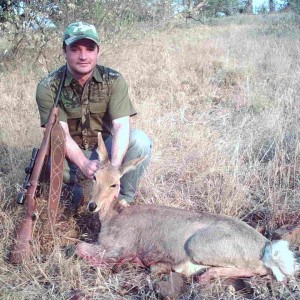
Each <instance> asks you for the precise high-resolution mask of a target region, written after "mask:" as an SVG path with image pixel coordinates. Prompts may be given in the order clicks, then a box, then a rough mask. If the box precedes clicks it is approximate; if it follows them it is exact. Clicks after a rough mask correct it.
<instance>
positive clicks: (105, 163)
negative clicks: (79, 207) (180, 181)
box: [87, 133, 146, 216]
mask: <svg viewBox="0 0 300 300" xmlns="http://www.w3.org/2000/svg"><path fill="white" fill-rule="evenodd" d="M97 152H98V155H99V160H100V167H99V169H98V170H97V171H96V172H95V174H94V178H93V181H94V182H93V190H92V198H91V200H90V202H89V203H88V206H87V208H88V210H89V211H90V212H98V211H99V212H100V213H101V214H102V215H103V216H105V215H106V214H107V213H108V210H109V209H110V208H111V207H112V204H113V202H114V201H115V200H116V199H117V198H118V195H119V192H120V179H121V177H122V176H123V175H124V174H125V173H127V172H129V171H132V170H134V169H135V168H136V167H137V166H138V165H139V164H140V163H141V162H142V161H144V160H145V159H146V157H140V158H137V159H133V160H130V161H128V162H126V163H124V164H123V165H121V166H120V167H119V168H118V167H114V166H113V165H112V164H111V163H110V161H109V158H108V154H107V151H106V148H105V144H104V142H103V139H102V135H101V133H98V149H97Z"/></svg>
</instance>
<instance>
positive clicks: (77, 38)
mask: <svg viewBox="0 0 300 300" xmlns="http://www.w3.org/2000/svg"><path fill="white" fill-rule="evenodd" d="M80 40H91V41H93V42H95V43H96V44H97V45H98V46H99V41H97V40H96V39H93V38H91V37H87V36H72V37H69V38H68V39H66V40H65V41H64V42H65V43H66V45H67V46H71V45H72V44H74V43H75V42H77V41H80Z"/></svg>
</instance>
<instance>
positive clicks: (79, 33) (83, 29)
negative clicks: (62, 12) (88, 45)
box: [63, 22, 100, 46]
mask: <svg viewBox="0 0 300 300" xmlns="http://www.w3.org/2000/svg"><path fill="white" fill-rule="evenodd" d="M82 39H88V40H92V41H94V42H95V43H96V44H97V45H98V46H99V43H100V38H99V35H98V33H97V30H96V28H95V26H94V25H91V24H88V23H85V22H75V23H71V24H70V25H69V26H68V27H67V28H66V30H65V32H64V37H63V42H65V43H66V45H67V46H70V45H71V44H73V43H75V42H77V41H79V40H82Z"/></svg>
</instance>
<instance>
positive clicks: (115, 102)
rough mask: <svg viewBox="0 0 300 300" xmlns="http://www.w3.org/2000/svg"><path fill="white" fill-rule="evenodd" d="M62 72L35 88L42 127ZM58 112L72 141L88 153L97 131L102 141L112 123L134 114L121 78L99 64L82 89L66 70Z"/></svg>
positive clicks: (43, 80) (52, 74) (48, 77)
mask: <svg viewBox="0 0 300 300" xmlns="http://www.w3.org/2000/svg"><path fill="white" fill-rule="evenodd" d="M63 70H64V66H63V67H61V68H59V69H58V70H56V71H54V72H52V73H50V74H49V75H48V76H47V77H45V78H44V79H42V80H41V81H40V82H39V84H38V86H37V91H36V101H37V105H38V109H39V113H40V119H41V126H45V124H46V123H47V121H48V117H49V114H50V111H51V109H52V107H53V104H54V99H55V96H56V93H57V90H58V86H59V81H60V78H61V76H62V73H63ZM58 109H59V119H60V121H64V122H67V123H68V125H69V130H70V134H71V136H72V138H73V139H74V140H75V142H76V143H77V144H78V145H79V147H80V148H82V149H87V150H90V149H92V148H93V146H94V145H95V144H96V143H97V134H98V132H101V133H102V137H103V139H104V140H105V139H106V138H107V137H108V136H110V135H111V134H112V120H114V119H118V118H121V117H125V116H133V115H135V114H136V111H135V109H134V107H133V105H132V103H131V101H130V99H129V96H128V86H127V84H126V82H125V80H124V78H123V77H122V75H121V74H120V73H118V72H116V71H114V70H112V69H110V68H107V67H104V66H100V65H97V67H96V68H95V70H94V72H93V76H92V77H91V78H90V79H89V81H88V82H86V84H85V86H84V87H82V86H81V85H80V84H79V82H78V81H77V80H76V79H75V78H73V76H72V75H71V73H70V72H69V71H67V74H66V79H65V82H64V86H63V89H62V92H61V96H60V102H59V106H58Z"/></svg>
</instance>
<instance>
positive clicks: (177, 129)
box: [0, 1, 300, 299]
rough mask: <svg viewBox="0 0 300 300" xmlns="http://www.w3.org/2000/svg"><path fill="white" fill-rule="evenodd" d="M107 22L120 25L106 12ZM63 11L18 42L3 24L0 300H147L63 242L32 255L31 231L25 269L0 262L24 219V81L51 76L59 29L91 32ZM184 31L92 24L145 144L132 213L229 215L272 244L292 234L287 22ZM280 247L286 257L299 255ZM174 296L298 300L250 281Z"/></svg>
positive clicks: (235, 20) (32, 116)
mask: <svg viewBox="0 0 300 300" xmlns="http://www.w3.org/2000/svg"><path fill="white" fill-rule="evenodd" d="M87 2H88V1H87ZM78 3H79V2H78ZM94 3H98V2H94ZM107 4H110V5H116V2H108V3H107ZM125 4H126V2H124V5H125ZM66 5H67V4H66ZM68 5H69V4H68ZM74 5H77V4H76V3H75V4H74ZM95 5H96V4H95ZM99 9H100V8H99ZM100 11H101V10H100ZM108 11H110V12H114V13H116V12H117V11H118V13H120V12H121V10H117V9H116V8H115V7H112V9H111V10H108ZM133 11H134V10H133ZM70 12H73V14H72V13H70V14H66V15H63V16H64V17H63V18H62V17H61V23H60V26H59V27H55V28H53V29H50V28H47V30H46V29H44V27H37V29H32V28H27V29H26V30H25V29H24V27H22V26H23V25H24V22H23V21H22V22H21V21H20V22H21V23H22V26H21V27H19V28H17V27H14V25H15V24H17V22H18V20H16V21H14V22H11V23H9V22H5V23H3V24H4V25H5V26H6V27H5V28H6V29H5V30H6V31H3V32H2V36H1V43H0V48H1V49H0V51H1V62H0V72H1V73H0V93H1V101H0V108H1V112H2V114H1V119H0V143H1V144H0V232H1V235H2V242H1V244H0V253H1V255H0V282H1V284H0V298H1V299H76V298H72V297H73V296H74V295H76V294H77V295H83V294H84V295H85V297H86V299H159V296H157V295H156V294H155V293H154V291H153V289H152V287H153V281H152V278H151V277H150V275H149V272H148V270H143V269H140V268H137V267H134V266H132V265H128V266H124V267H122V268H119V269H117V270H109V269H106V268H100V269H95V268H91V267H89V266H88V265H86V264H85V262H83V261H80V260H78V259H76V258H74V257H71V258H68V257H67V256H66V255H65V251H63V249H64V246H65V240H63V239H57V240H55V243H54V245H52V246H51V247H50V246H49V249H50V248H51V251H46V254H45V253H44V252H43V246H45V244H47V243H49V241H45V240H44V236H45V234H46V230H45V228H44V227H42V228H41V223H43V222H42V218H40V219H39V220H38V222H37V228H36V230H35V239H34V243H33V249H34V253H35V258H34V260H33V261H30V262H28V263H27V264H26V265H24V266H12V265H10V264H9V263H8V262H7V258H8V255H9V249H10V245H11V243H12V241H13V238H14V236H13V230H14V227H15V225H16V224H17V223H18V221H19V219H20V215H21V214H22V211H23V210H24V208H22V207H17V205H16V204H15V197H16V193H17V190H18V188H19V185H20V184H21V182H22V180H23V178H24V171H23V170H24V167H25V166H26V165H27V164H28V161H29V158H30V154H31V150H32V147H33V146H38V145H39V143H40V142H41V138H42V135H41V132H40V129H39V117H38V111H37V108H36V105H35V88H36V85H37V82H38V81H39V80H40V79H41V78H42V77H43V76H45V75H46V74H47V73H48V72H49V71H51V70H52V69H54V68H55V67H57V66H59V65H61V64H63V63H64V59H63V56H62V52H61V33H62V32H61V30H62V28H63V25H65V24H67V23H69V22H72V21H73V20H76V19H78V18H79V17H80V18H81V19H83V18H84V19H86V20H87V21H95V19H93V18H92V16H94V15H93V13H95V15H96V12H97V11H96V10H90V11H89V12H90V13H88V12H86V14H84V12H85V10H84V9H82V15H79V13H78V14H77V11H76V10H74V11H73V10H72V7H71V8H70ZM58 15H59V13H58ZM129 15H130V14H129ZM106 17H107V18H114V15H112V16H110V15H109V14H108V15H107V16H106ZM57 18H58V17H57ZM111 20H112V19H111ZM118 20H119V19H118ZM149 20H153V18H152V16H151V18H149ZM161 20H163V18H161ZM187 21H188V22H186V20H185V19H172V20H169V21H168V22H161V23H159V22H150V23H149V22H138V23H136V22H129V23H128V24H126V22H124V20H123V21H122V22H121V23H120V24H115V23H113V22H111V23H113V25H112V27H113V28H109V27H107V28H106V27H105V26H108V25H109V22H108V23H105V22H103V23H101V22H100V20H99V22H98V23H97V20H96V22H95V24H96V25H97V27H98V28H99V31H100V32H101V35H102V37H103V44H102V46H101V58H100V62H101V63H102V64H104V65H107V66H110V67H112V68H115V69H117V70H118V71H120V72H121V73H122V74H123V75H124V77H125V79H126V80H127V82H128V84H129V87H130V95H131V99H132V101H133V102H134V105H135V106H136V108H137V110H138V112H139V114H138V116H137V117H135V118H134V120H133V124H132V125H133V127H136V128H140V129H143V130H144V131H146V132H147V133H148V134H149V135H150V137H151V138H152V139H153V141H154V149H153V157H152V161H151V165H150V168H149V170H148V172H147V174H146V176H144V178H143V180H142V182H141V187H140V190H139V194H138V196H137V203H139V202H146V203H161V204H165V205H170V206H176V207H182V208H187V209H196V210H199V211H209V212H213V213H222V214H226V215H232V216H236V217H238V218H241V219H243V220H245V221H247V222H248V223H250V224H251V225H253V226H256V227H259V228H260V230H262V232H263V233H264V234H265V235H266V236H267V237H268V238H271V239H272V238H275V237H276V229H278V228H280V227H281V226H282V225H286V224H289V225H297V224H298V223H299V206H300V204H299V194H300V181H299V172H300V169H299V150H300V149H299V145H300V144H299V130H298V128H299V113H300V99H299V94H300V93H299V92H300V91H299V86H300V84H299V80H300V76H299V70H300V66H299V64H300V60H299V55H300V54H299V53H300V51H299V50H300V43H299V38H298V37H299V33H300V30H299V21H298V16H297V15H295V14H293V13H291V12H290V13H280V14H271V15H258V16H253V15H236V16H230V17H226V18H219V19H217V18H208V17H205V24H202V23H200V22H197V21H193V20H190V19H188V20H187ZM104 24H105V25H104ZM4 25H3V26H4ZM23 29H24V31H22V30H23ZM14 30H15V31H14ZM43 30H44V31H43ZM13 32H16V36H14V35H12V33H13ZM8 33H9V34H8ZM41 202H42V199H41ZM40 211H41V215H42V213H43V211H42V208H41V210H40ZM69 224H70V223H69ZM64 225H65V224H64ZM71 225H72V223H71ZM69 226H70V225H69ZM174 230H176V229H174ZM61 231H62V232H63V230H62V229H61ZM154 238H155V237H154ZM71 242H72V241H71ZM292 247H293V249H294V250H295V252H296V253H299V243H294V244H292ZM49 249H48V250H49ZM187 283H188V288H187V290H186V292H185V293H184V294H183V295H182V297H181V299H245V298H252V299H299V297H300V294H299V278H296V279H295V280H292V281H291V282H290V283H289V284H288V285H282V284H279V283H275V282H273V281H272V280H271V279H270V278H252V279H248V280H246V287H247V288H246V290H244V291H243V292H237V291H235V289H234V287H233V286H232V285H231V286H229V287H228V285H226V284H224V282H223V281H220V282H213V283H212V284H210V285H208V286H207V287H205V288H200V287H199V285H198V284H197V282H196V281H194V279H192V278H189V279H187Z"/></svg>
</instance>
